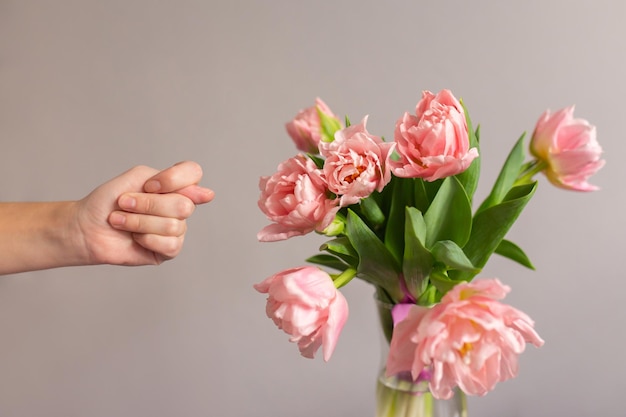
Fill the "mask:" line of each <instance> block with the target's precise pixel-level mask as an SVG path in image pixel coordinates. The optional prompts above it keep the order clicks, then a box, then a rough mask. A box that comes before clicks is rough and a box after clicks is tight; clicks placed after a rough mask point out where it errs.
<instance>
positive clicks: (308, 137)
mask: <svg viewBox="0 0 626 417" xmlns="http://www.w3.org/2000/svg"><path fill="white" fill-rule="evenodd" d="M319 112H321V113H324V115H326V116H327V117H329V118H331V119H333V120H334V121H335V123H336V125H337V126H338V127H341V122H340V121H339V118H337V116H335V115H334V114H333V112H332V111H331V110H330V108H329V107H328V106H327V105H326V103H324V102H323V101H322V99H320V98H318V99H316V100H315V106H312V107H309V108H306V109H304V110H300V111H299V112H298V114H297V115H296V117H294V119H293V120H292V121H290V122H289V123H287V124H285V128H286V129H287V133H289V136H291V139H293V142H294V143H295V145H296V147H297V148H298V149H299V150H301V151H302V152H307V153H311V154H314V155H315V154H318V153H319V150H318V144H319V143H320V140H322V128H321V123H322V122H321V120H320V115H319Z"/></svg>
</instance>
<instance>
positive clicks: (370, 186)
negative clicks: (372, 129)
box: [320, 117, 394, 207]
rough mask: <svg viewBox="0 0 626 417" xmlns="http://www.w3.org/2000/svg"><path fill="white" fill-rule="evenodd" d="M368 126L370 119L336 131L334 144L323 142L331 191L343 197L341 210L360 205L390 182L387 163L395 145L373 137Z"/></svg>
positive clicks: (325, 169) (326, 172) (322, 146)
mask: <svg viewBox="0 0 626 417" xmlns="http://www.w3.org/2000/svg"><path fill="white" fill-rule="evenodd" d="M366 123H367V117H365V118H364V119H363V120H362V121H361V123H359V124H356V125H351V126H349V127H347V128H344V129H342V130H339V131H337V132H336V133H335V140H334V141H332V142H328V143H326V142H322V143H320V153H321V154H322V156H324V157H326V161H325V162H324V174H325V177H326V180H327V181H328V188H329V189H330V190H331V191H332V192H333V193H335V194H337V195H339V196H341V197H340V201H339V205H340V206H341V207H345V206H348V205H350V204H354V203H357V202H359V201H360V200H361V199H362V198H365V197H367V196H369V195H370V194H371V193H372V192H374V190H378V191H382V189H383V188H384V187H385V185H387V183H388V182H389V181H390V180H391V172H390V170H389V165H388V160H389V155H390V154H391V151H392V150H393V146H394V144H393V143H386V142H383V140H382V139H381V138H380V137H378V136H374V135H371V134H370V133H369V132H368V131H367V129H366V127H365V125H366Z"/></svg>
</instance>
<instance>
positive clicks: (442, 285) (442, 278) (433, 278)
mask: <svg viewBox="0 0 626 417" xmlns="http://www.w3.org/2000/svg"><path fill="white" fill-rule="evenodd" d="M430 282H431V283H432V284H433V285H434V286H435V288H437V289H438V290H439V291H440V292H441V293H442V294H445V293H447V292H448V291H450V290H451V289H452V288H453V287H454V286H455V285H457V284H458V283H460V282H462V280H454V279H451V278H450V277H448V276H447V275H446V274H444V273H443V272H441V271H434V272H433V273H432V274H430Z"/></svg>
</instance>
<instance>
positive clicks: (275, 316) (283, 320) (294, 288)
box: [254, 266, 348, 361]
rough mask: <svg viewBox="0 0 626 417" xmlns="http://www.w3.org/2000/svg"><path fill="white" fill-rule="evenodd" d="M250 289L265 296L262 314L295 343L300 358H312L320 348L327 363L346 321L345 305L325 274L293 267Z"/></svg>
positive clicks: (310, 268)
mask: <svg viewBox="0 0 626 417" xmlns="http://www.w3.org/2000/svg"><path fill="white" fill-rule="evenodd" d="M254 288H255V289H256V290H257V291H259V292H261V293H264V294H268V298H267V306H266V312H267V316H268V317H269V318H271V319H272V320H273V321H274V323H275V324H276V326H278V328H279V329H281V330H283V331H284V332H285V333H287V334H289V335H290V336H291V338H290V339H289V340H290V341H291V342H294V343H297V344H298V348H299V349H300V353H301V354H302V356H304V357H306V358H313V357H314V356H315V353H316V352H317V350H318V349H319V348H320V347H322V351H323V353H324V360H325V361H328V360H329V359H330V357H331V355H332V354H333V351H334V350H335V346H336V345H337V340H338V339H339V334H340V333H341V329H342V328H343V325H344V324H345V322H346V320H347V318H348V303H347V301H346V299H345V297H344V296H343V294H341V292H339V291H337V289H336V288H335V285H334V284H333V281H332V279H331V277H330V275H328V274H327V273H326V272H324V271H322V270H321V269H319V268H316V267H312V266H305V267H300V268H293V269H289V270H286V271H283V272H280V273H278V274H276V275H273V276H271V277H269V278H267V279H266V280H265V281H263V282H261V283H259V284H256V285H254Z"/></svg>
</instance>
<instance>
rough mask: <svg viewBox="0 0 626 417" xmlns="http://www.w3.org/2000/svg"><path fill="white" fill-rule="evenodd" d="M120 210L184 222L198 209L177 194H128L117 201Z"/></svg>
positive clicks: (187, 199)
mask: <svg viewBox="0 0 626 417" xmlns="http://www.w3.org/2000/svg"><path fill="white" fill-rule="evenodd" d="M117 204H118V206H119V207H120V209H122V210H124V211H126V212H129V213H138V214H146V215H151V216H159V217H172V218H175V219H179V220H183V219H186V218H188V217H189V216H191V215H192V214H193V212H194V210H195V208H196V206H195V204H194V202H193V201H192V200H191V199H189V198H187V197H185V196H184V195H181V194H179V193H175V194H146V193H126V194H122V195H121V196H120V198H119V199H118V200H117Z"/></svg>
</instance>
